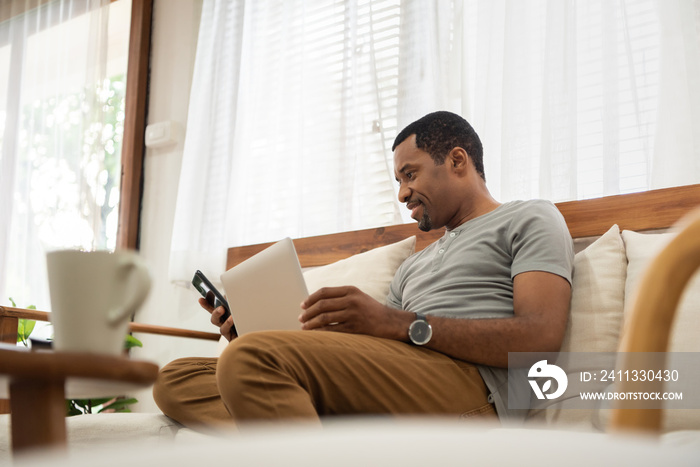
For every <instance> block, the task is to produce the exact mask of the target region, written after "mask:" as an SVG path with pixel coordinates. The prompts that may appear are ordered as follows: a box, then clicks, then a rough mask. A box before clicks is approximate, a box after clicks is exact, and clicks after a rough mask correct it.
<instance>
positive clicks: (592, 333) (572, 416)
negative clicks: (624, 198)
mask: <svg viewBox="0 0 700 467" xmlns="http://www.w3.org/2000/svg"><path fill="white" fill-rule="evenodd" d="M626 270H627V261H626V258H625V249H624V244H623V242H622V238H621V236H620V229H619V227H618V226H617V225H613V226H612V227H611V228H610V229H609V230H608V231H607V232H606V233H605V234H603V235H602V236H601V237H600V238H599V239H597V240H596V241H595V242H593V243H592V244H591V245H590V246H588V247H587V248H586V249H585V250H583V251H581V252H579V253H577V254H576V256H575V257H574V275H573V284H572V291H571V311H570V315H569V322H568V324H567V330H566V334H565V336H564V342H563V344H562V348H561V351H562V352H615V351H617V344H618V340H619V337H620V332H621V328H622V321H623V309H624V291H625V277H626ZM579 370H589V368H580V369H579V368H571V367H570V365H568V366H567V371H568V373H569V384H570V385H571V384H572V381H576V380H578V372H579ZM577 400H578V399H576V401H577ZM576 401H574V400H572V401H569V400H568V399H567V400H561V399H557V402H555V403H552V404H551V405H550V406H549V407H548V408H546V409H536V410H531V411H530V414H529V419H531V420H535V421H538V422H544V423H546V424H547V425H558V424H562V425H578V426H583V427H586V428H591V427H592V426H593V417H594V415H595V414H594V412H595V411H594V410H593V409H569V408H567V407H568V406H569V405H570V404H571V403H572V402H574V403H575V402H576Z"/></svg>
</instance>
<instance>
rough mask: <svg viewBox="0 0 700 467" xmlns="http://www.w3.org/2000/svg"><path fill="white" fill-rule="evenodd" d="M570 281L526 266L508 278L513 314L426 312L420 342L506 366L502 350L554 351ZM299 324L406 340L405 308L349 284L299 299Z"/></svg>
mask: <svg viewBox="0 0 700 467" xmlns="http://www.w3.org/2000/svg"><path fill="white" fill-rule="evenodd" d="M570 299H571V286H570V285H569V282H568V281H567V280H566V279H564V278H562V277H560V276H557V275H555V274H551V273H548V272H539V271H531V272H524V273H521V274H518V275H517V276H515V278H514V279H513V313H514V315H513V317H512V318H497V319H458V318H442V317H438V316H428V323H430V325H431V326H432V327H433V337H432V339H431V341H430V342H429V343H428V344H427V345H426V346H425V347H427V348H430V349H432V350H436V351H438V352H441V353H444V354H446V355H449V356H451V357H453V358H457V359H460V360H466V361H469V362H473V363H480V364H484V365H490V366H495V367H507V366H508V352H546V351H558V350H559V348H560V346H561V343H562V340H563V338H564V332H565V330H566V321H567V318H568V311H569V301H570ZM302 310H303V311H302V314H301V315H300V316H299V320H300V321H301V322H302V329H308V330H311V329H317V330H327V331H339V332H352V333H360V334H368V335H372V336H376V337H383V338H388V339H395V340H400V341H404V342H408V327H409V326H410V324H411V323H412V322H413V321H414V319H415V314H414V313H412V312H410V311H404V310H397V309H394V308H391V307H387V306H384V305H382V304H381V303H379V302H377V301H376V300H374V299H372V298H371V297H369V296H368V295H366V294H364V293H363V292H361V291H360V290H358V289H357V288H355V287H333V288H326V289H321V290H319V291H318V292H316V293H314V294H312V295H311V296H309V298H308V299H307V300H306V301H304V303H302Z"/></svg>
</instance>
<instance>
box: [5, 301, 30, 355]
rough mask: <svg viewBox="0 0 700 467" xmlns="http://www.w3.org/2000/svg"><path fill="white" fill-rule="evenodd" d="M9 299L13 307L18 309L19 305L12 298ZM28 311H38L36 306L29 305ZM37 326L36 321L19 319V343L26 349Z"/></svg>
mask: <svg viewBox="0 0 700 467" xmlns="http://www.w3.org/2000/svg"><path fill="white" fill-rule="evenodd" d="M9 299H10V303H12V306H13V307H15V308H17V304H16V303H15V301H14V300H12V297H9ZM27 309H29V310H36V307H35V306H34V305H29V306H28V307H27ZM35 325H36V321H34V320H33V319H23V318H21V319H19V320H18V323H17V342H21V343H22V344H23V345H24V346H25V347H28V346H29V343H28V341H29V335H30V334H31V333H32V331H33V330H34V326H35Z"/></svg>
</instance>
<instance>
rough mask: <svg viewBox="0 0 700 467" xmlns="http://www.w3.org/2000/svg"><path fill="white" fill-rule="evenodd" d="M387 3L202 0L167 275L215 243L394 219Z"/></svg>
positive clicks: (203, 265)
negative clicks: (169, 265)
mask: <svg viewBox="0 0 700 467" xmlns="http://www.w3.org/2000/svg"><path fill="white" fill-rule="evenodd" d="M399 13H400V9H399V5H398V3H397V2H394V1H373V2H356V1H341V0H337V1H325V2H313V1H312V2H309V1H302V0H285V1H259V0H250V1H242V0H241V1H234V2H231V1H228V0H205V1H204V4H203V8H202V19H201V24H200V34H199V41H198V44H197V55H196V60H195V70H194V77H193V83H192V92H191V96H190V107H189V115H188V124H187V134H186V138H185V148H184V155H183V163H182V171H181V176H180V187H179V193H178V199H177V206H176V215H175V225H174V233H173V239H172V247H171V248H172V254H171V263H170V264H171V267H170V271H171V278H172V279H173V280H175V281H183V282H186V281H188V280H190V279H191V278H192V274H193V272H194V271H195V269H201V270H203V271H204V272H205V274H207V275H208V276H209V277H210V278H211V279H213V280H216V279H217V278H218V276H219V273H220V272H223V269H224V266H225V252H226V248H228V247H230V246H233V245H244V244H250V243H259V242H264V241H274V240H279V239H281V238H283V237H286V236H291V237H300V236H309V235H315V234H323V233H328V232H334V231H343V230H350V229H357V228H362V227H372V226H377V225H385V224H388V223H395V222H398V221H400V219H401V218H400V215H399V214H398V206H397V203H396V202H395V201H394V195H393V193H394V187H393V179H394V177H393V167H392V166H391V161H390V158H391V143H392V141H393V137H394V135H395V132H396V123H395V117H396V108H395V102H396V89H397V86H396V81H397V80H396V73H395V67H396V63H397V50H398V32H399V28H398V26H399Z"/></svg>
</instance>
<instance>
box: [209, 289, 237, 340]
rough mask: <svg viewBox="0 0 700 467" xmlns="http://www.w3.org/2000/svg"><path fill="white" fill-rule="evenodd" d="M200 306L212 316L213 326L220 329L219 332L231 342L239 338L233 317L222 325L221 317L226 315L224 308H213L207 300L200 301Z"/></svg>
mask: <svg viewBox="0 0 700 467" xmlns="http://www.w3.org/2000/svg"><path fill="white" fill-rule="evenodd" d="M199 306H201V307H202V308H204V309H205V310H207V311H208V312H209V313H210V314H211V324H213V325H214V326H216V327H218V328H219V332H221V335H222V336H224V337H225V338H226V339H227V340H228V341H229V342H230V341H232V340H233V339H235V338H236V337H238V336H237V335H236V333H234V332H233V317H232V316H229V317H228V319H227V320H226V321H224V323H223V324H222V323H221V317H222V316H223V315H224V313H225V312H226V310H224V307H223V306H220V307H218V308H214V307H212V306H211V305H210V304H209V302H207V300H206V299H205V298H200V299H199Z"/></svg>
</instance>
